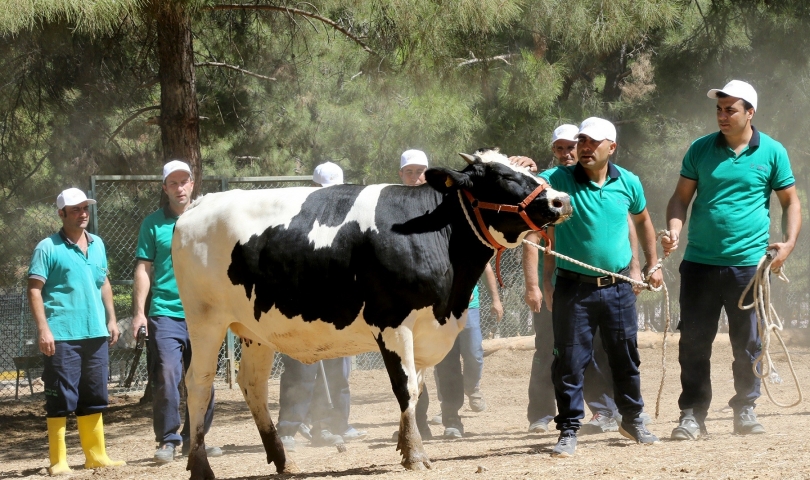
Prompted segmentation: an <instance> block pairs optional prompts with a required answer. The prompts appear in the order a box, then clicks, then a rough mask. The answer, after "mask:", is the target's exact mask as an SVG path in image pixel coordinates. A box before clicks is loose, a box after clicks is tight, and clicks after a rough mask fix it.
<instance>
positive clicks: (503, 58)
mask: <svg viewBox="0 0 810 480" xmlns="http://www.w3.org/2000/svg"><path fill="white" fill-rule="evenodd" d="M518 56H520V54H519V53H505V54H503V55H496V56H494V57H489V58H475V57H473V58H471V59H469V60H464V61H463V62H461V63H459V64H458V65H456V68H458V67H464V66H466V65H472V64H474V63H481V62H495V61H498V60H500V61H502V62H503V63H505V64H507V65H512V64H511V63H509V59H510V58H512V57H518Z"/></svg>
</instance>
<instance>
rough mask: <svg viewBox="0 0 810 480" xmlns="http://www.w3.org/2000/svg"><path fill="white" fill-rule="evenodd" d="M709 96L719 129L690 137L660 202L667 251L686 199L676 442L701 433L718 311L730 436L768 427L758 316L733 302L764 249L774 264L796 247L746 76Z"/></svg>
mask: <svg viewBox="0 0 810 480" xmlns="http://www.w3.org/2000/svg"><path fill="white" fill-rule="evenodd" d="M708 96H709V98H716V99H717V124H718V126H719V127H720V131H719V132H716V133H712V134H710V135H706V136H704V137H701V138H699V139H697V140H695V141H694V142H693V143H692V145H691V146H690V147H689V150H688V151H687V152H686V155H685V156H684V158H683V164H682V167H681V177H680V178H679V179H678V185H677V186H676V187H675V193H674V194H673V195H672V198H671V199H670V201H669V205H668V207H667V223H668V228H669V232H668V235H667V237H665V238H664V239H663V240H662V244H663V246H664V251H667V252H668V251H671V250H674V249H675V248H677V247H678V241H679V238H680V232H681V229H682V228H683V224H684V222H685V221H686V213H687V209H688V207H689V204H690V203H692V218H691V221H690V223H689V243H688V244H687V246H686V252H685V253H684V256H683V262H682V263H681V266H680V272H681V295H680V303H681V322H680V324H679V325H678V328H679V329H680V331H681V339H680V342H679V344H678V349H679V359H678V361H679V362H680V364H681V388H682V390H681V396H680V398H679V399H678V406H679V407H680V409H681V418H680V422H679V424H678V426H677V427H676V428H675V429H674V430H673V431H672V438H673V439H674V440H695V439H697V438H698V436H700V435H701V434H705V433H706V426H705V421H706V415H707V414H708V411H709V405H710V403H711V399H712V385H711V376H710V367H711V361H710V360H711V352H712V342H713V341H714V338H715V336H716V335H717V326H718V321H719V318H720V310H721V309H722V308H725V311H726V314H727V316H728V327H729V339H730V340H731V350H732V353H733V355H734V361H733V363H732V367H731V368H732V372H733V375H734V390H735V395H734V396H733V397H732V398H731V400H729V402H728V404H729V406H730V407H731V408H732V409H733V410H734V433H736V434H741V435H747V434H758V433H765V429H764V428H763V427H762V425H761V424H760V423H759V422H758V421H757V417H756V414H755V413H754V407H755V402H756V400H757V398H759V396H760V385H761V383H760V380H759V378H758V377H757V376H756V375H755V374H754V372H753V368H752V364H753V362H754V359H755V358H756V357H757V356H759V353H760V351H761V348H762V345H761V342H760V338H759V334H758V332H757V324H756V314H755V312H754V311H753V310H740V309H739V308H738V307H737V304H738V300H739V299H740V296H741V295H742V292H743V291H744V289H745V287H746V285H747V284H748V282H749V281H750V280H751V278H752V277H753V276H754V273H755V272H756V266H757V263H758V262H759V260H760V259H761V258H762V256H763V255H765V252H766V250H768V249H774V250H776V251H777V252H778V254H777V257H776V259H775V260H774V261H773V264H772V266H771V268H774V269H777V268H779V267H780V266H781V265H782V264H783V263H784V261H785V259H786V258H787V257H788V255H790V252H791V251H792V250H793V247H794V246H795V245H796V239H797V237H798V236H799V230H800V229H801V223H802V216H801V209H800V203H799V198H798V196H797V195H796V187H795V185H794V184H795V180H794V178H793V173H792V172H791V169H790V162H789V160H788V155H787V152H786V151H785V148H784V147H783V146H782V145H781V144H780V143H779V142H777V141H776V140H773V139H772V138H771V137H769V136H767V135H765V134H764V133H762V132H760V131H758V130H757V129H756V128H754V126H753V125H751V120H752V119H753V117H754V113H755V112H756V109H757V92H756V91H755V90H754V88H753V87H752V86H751V85H749V84H748V83H746V82H742V81H739V80H732V81H731V82H729V83H728V84H727V85H726V86H725V87H723V88H722V89H712V90H709V92H708ZM771 192H776V196H777V198H778V199H779V203H780V204H781V206H782V212H783V214H782V219H783V225H782V230H783V232H782V233H783V241H782V242H776V243H772V244H770V245H769V244H768V237H769V228H770V223H771V220H770V216H769V212H768V209H769V204H770V201H769V200H770V195H771ZM693 199H694V202H692V201H693ZM707 286H711V288H707ZM746 303H749V300H746Z"/></svg>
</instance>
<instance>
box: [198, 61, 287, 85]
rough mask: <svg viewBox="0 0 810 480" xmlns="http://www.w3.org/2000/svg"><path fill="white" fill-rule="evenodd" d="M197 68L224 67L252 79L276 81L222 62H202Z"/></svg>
mask: <svg viewBox="0 0 810 480" xmlns="http://www.w3.org/2000/svg"><path fill="white" fill-rule="evenodd" d="M194 66H195V67H222V68H230V69H231V70H236V71H237V72H241V73H244V74H245V75H250V76H251V77H256V78H261V79H264V80H273V81H275V80H276V79H275V78H274V77H266V76H264V75H259V74H258V73H253V72H251V71H249V70H245V69H244V68H241V67H239V66H238V65H228V64H227V63H221V62H200V63H195V64H194Z"/></svg>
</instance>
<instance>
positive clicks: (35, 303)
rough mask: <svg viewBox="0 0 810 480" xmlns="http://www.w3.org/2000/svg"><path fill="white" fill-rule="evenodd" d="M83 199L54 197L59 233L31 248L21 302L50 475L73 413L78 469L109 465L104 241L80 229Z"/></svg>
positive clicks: (113, 327)
mask: <svg viewBox="0 0 810 480" xmlns="http://www.w3.org/2000/svg"><path fill="white" fill-rule="evenodd" d="M94 203H96V201H95V200H89V199H88V198H87V196H85V194H84V192H82V191H81V190H79V189H78V188H69V189H67V190H65V191H63V192H62V193H60V194H59V196H58V197H57V198H56V207H57V208H58V214H59V218H60V219H61V220H62V228H61V229H60V230H59V232H58V233H55V234H53V235H51V236H50V237H48V238H46V239H45V240H42V241H41V242H39V244H38V245H37V247H36V249H34V255H33V256H32V257H31V265H30V266H29V269H28V302H29V305H30V307H31V315H32V316H33V317H34V321H35V322H36V324H37V332H38V337H39V350H40V351H41V352H42V353H43V354H45V369H44V370H43V372H42V381H43V382H44V383H45V415H46V417H47V423H48V445H49V452H50V467H49V468H48V472H49V473H50V474H51V475H64V474H69V473H70V472H71V469H70V467H69V466H68V464H67V451H66V445H65V428H66V424H67V416H68V415H69V414H71V413H75V414H76V423H77V426H78V429H79V439H80V441H81V444H82V450H84V455H85V458H86V462H85V464H84V466H85V468H100V467H117V466H121V465H124V462H122V461H114V460H110V458H109V457H108V456H107V452H106V446H105V443H104V424H103V421H102V418H101V413H102V411H104V410H106V409H107V377H108V373H109V369H110V367H109V353H108V352H109V351H108V340H107V339H108V338H109V345H113V344H115V342H117V341H118V325H117V324H116V321H115V309H114V308H113V294H112V288H111V287H110V280H109V279H108V278H107V252H106V250H105V248H104V242H102V241H101V239H100V238H99V237H97V236H95V235H92V234H90V233H88V232H87V230H86V228H87V223H88V221H89V220H90V205H91V204H94Z"/></svg>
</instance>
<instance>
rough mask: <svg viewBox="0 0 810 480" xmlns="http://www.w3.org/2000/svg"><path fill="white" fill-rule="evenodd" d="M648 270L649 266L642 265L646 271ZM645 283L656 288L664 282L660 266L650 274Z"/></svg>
mask: <svg viewBox="0 0 810 480" xmlns="http://www.w3.org/2000/svg"><path fill="white" fill-rule="evenodd" d="M648 270H649V266H648V265H645V266H644V271H645V272H647V271H648ZM647 283H649V284H650V286H652V287H654V288H658V287H660V286H661V285H663V284H664V274H663V273H662V272H661V269H660V268H659V269H658V270H656V271H655V273H653V274H652V276H651V277H650V280H649V281H648V282H647Z"/></svg>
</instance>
